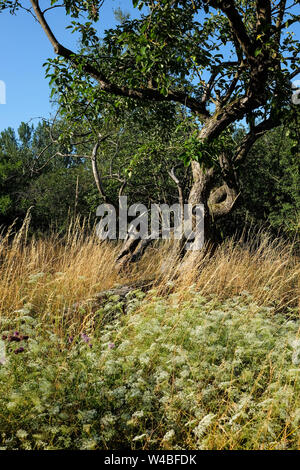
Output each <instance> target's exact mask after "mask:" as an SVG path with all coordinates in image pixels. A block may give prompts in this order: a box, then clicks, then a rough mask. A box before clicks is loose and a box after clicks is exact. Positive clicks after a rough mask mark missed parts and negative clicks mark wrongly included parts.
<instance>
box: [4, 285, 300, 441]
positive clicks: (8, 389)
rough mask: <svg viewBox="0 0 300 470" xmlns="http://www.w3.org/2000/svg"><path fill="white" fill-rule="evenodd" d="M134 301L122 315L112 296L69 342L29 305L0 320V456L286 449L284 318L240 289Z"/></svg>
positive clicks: (290, 432)
mask: <svg viewBox="0 0 300 470" xmlns="http://www.w3.org/2000/svg"><path fill="white" fill-rule="evenodd" d="M138 294H139V293H138V291H137V292H136V293H134V294H132V293H131V294H129V295H130V299H129V300H128V304H130V302H131V303H132V308H131V309H130V311H128V314H127V315H126V316H122V315H121V314H120V313H119V314H118V315H117V316H116V312H117V311H118V308H117V306H118V299H117V298H115V297H113V298H111V299H109V301H108V304H107V307H104V310H103V311H102V310H101V312H100V311H99V312H98V314H97V313H96V316H95V317H94V318H93V319H92V318H91V321H90V322H86V324H85V331H84V332H83V334H82V335H79V336H76V337H74V338H70V337H69V339H68V329H67V325H66V330H65V331H64V334H63V335H62V336H57V335H56V334H54V332H53V326H51V321H48V320H47V318H46V317H45V316H44V318H43V322H40V321H39V320H37V318H36V317H35V314H34V311H33V307H32V306H31V305H27V306H24V308H23V309H21V310H19V311H18V312H15V320H12V319H7V318H3V317H2V319H1V330H2V335H4V336H3V337H4V338H5V339H3V340H2V341H1V344H0V351H1V352H0V355H1V354H2V356H1V364H2V365H0V377H1V380H0V414H1V434H0V442H1V448H2V449H106V448H109V449H124V448H131V449H141V448H143V449H156V450H157V449H176V450H180V449H231V448H235V449H237V448H238V449H296V448H297V440H298V438H299V434H298V432H299V418H300V417H299V396H300V394H299V391H300V390H299V363H300V355H299V354H300V350H299V338H298V324H297V322H296V321H295V320H293V319H290V320H289V319H288V318H286V317H284V316H282V315H278V314H277V315H276V316H274V314H273V311H272V308H267V307H260V306H258V305H257V304H256V303H255V302H254V301H253V300H252V298H251V296H249V294H247V293H246V292H244V294H243V295H242V296H240V297H234V298H232V299H229V300H227V301H223V302H220V301H218V300H217V299H215V298H213V297H211V298H204V297H202V296H200V295H199V294H198V293H197V292H194V291H193V288H191V289H190V294H189V296H188V298H187V299H186V300H180V299H179V297H178V296H177V295H176V294H172V295H170V296H169V297H168V298H160V297H157V296H156V293H155V291H152V293H151V300H149V298H147V299H143V295H138ZM111 309H112V311H113V312H114V314H113V318H114V320H113V321H112V322H110V323H108V324H107V323H102V320H101V319H102V318H103V313H106V314H107V313H108V312H109V311H110V310H111ZM119 312H120V310H119ZM14 330H17V331H16V332H15V333H13V331H14ZM69 334H70V333H69ZM16 336H17V337H19V338H20V337H21V341H18V342H17V341H12V340H11V339H10V338H11V337H16ZM27 336H28V339H26V340H25V339H23V338H26V337H27ZM20 345H22V346H20ZM20 348H23V349H24V350H23V349H22V350H21V351H20ZM16 350H19V352H17V351H16Z"/></svg>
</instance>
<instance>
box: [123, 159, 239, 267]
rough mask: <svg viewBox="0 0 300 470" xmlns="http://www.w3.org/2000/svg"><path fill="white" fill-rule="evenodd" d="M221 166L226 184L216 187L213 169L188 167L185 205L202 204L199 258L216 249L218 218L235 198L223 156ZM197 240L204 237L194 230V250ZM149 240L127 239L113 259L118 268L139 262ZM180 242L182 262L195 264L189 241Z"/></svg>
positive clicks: (197, 243)
mask: <svg viewBox="0 0 300 470" xmlns="http://www.w3.org/2000/svg"><path fill="white" fill-rule="evenodd" d="M220 165H221V168H222V170H223V173H224V178H226V180H227V182H225V181H224V184H223V185H222V186H219V187H217V188H215V187H214V176H215V175H214V169H213V168H208V169H205V168H203V167H202V166H201V165H200V163H198V162H196V161H193V162H192V165H191V166H192V174H193V185H192V187H191V190H190V194H189V198H188V203H189V204H190V205H191V206H192V207H195V206H196V205H198V204H203V205H204V247H203V249H202V250H201V254H200V256H201V257H202V256H206V255H207V254H208V253H213V252H214V251H215V248H216V246H217V239H216V231H215V222H216V220H217V219H219V218H220V217H224V216H227V215H228V214H229V213H230V212H231V211H232V209H233V206H234V203H235V201H236V199H237V196H238V193H237V187H236V185H235V180H234V177H232V176H231V175H230V172H229V171H228V168H229V164H228V160H227V159H226V157H225V155H221V156H220ZM227 167H228V168H227ZM194 225H195V217H194V216H193V227H194ZM197 237H201V239H202V238H203V234H201V233H197V231H196V233H195V239H194V241H193V243H194V244H195V246H196V247H197V246H199V245H200V244H201V243H200V241H199V240H198V239H197ZM152 241H153V240H152V239H151V237H150V236H149V237H148V238H147V239H145V240H141V239H137V238H134V237H131V236H129V237H128V238H127V240H125V242H124V244H123V246H122V248H121V250H120V253H119V254H118V257H117V260H116V262H117V266H118V267H119V268H123V267H125V266H126V265H128V264H129V263H131V262H135V261H137V260H139V259H140V258H141V256H142V255H143V253H144V252H145V249H146V248H147V246H149V245H150V244H151V242H152ZM201 241H202V240H201ZM180 242H181V243H180V244H179V250H180V251H181V255H182V256H184V258H185V261H187V262H188V263H194V262H195V261H196V260H197V259H199V250H198V249H195V250H193V249H190V250H185V244H186V243H188V242H189V241H188V240H186V239H185V238H184V237H183V238H182V240H181V241H180ZM191 248H192V247H191ZM185 264H186V262H185Z"/></svg>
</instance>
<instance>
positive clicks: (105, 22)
mask: <svg viewBox="0 0 300 470" xmlns="http://www.w3.org/2000/svg"><path fill="white" fill-rule="evenodd" d="M26 2H27V3H28V6H29V0H25V2H24V5H25V4H26ZM43 3H44V4H45V5H47V6H48V5H49V1H46V0H41V6H43ZM118 7H121V9H122V10H123V11H126V12H129V13H130V14H131V15H132V17H136V10H134V9H133V7H132V1H131V0H105V2H104V5H103V7H102V8H101V16H100V22H99V25H100V27H99V28H100V31H103V30H104V29H108V28H110V27H112V26H113V25H114V24H115V23H116V22H115V18H114V14H113V10H114V9H117V8H118ZM47 19H48V21H49V23H50V25H51V26H52V27H53V30H54V32H55V34H56V36H57V38H58V39H59V40H61V42H62V43H63V44H64V46H66V47H69V48H71V49H72V48H73V49H74V48H75V47H76V40H77V39H76V36H75V35H71V34H70V33H69V32H66V31H65V29H64V28H65V26H66V25H67V22H66V19H65V17H64V15H63V13H62V11H61V9H57V10H53V11H51V12H49V13H48V14H47ZM293 30H294V32H295V33H296V35H297V36H298V37H299V35H300V25H298V26H296V25H294V26H293ZM49 57H54V53H53V50H52V47H51V45H50V43H49V41H48V39H47V38H46V36H45V34H44V33H43V31H42V29H41V26H40V25H39V24H38V23H37V22H35V21H34V19H33V18H32V16H31V15H30V14H28V13H26V12H25V11H20V12H18V13H17V15H16V16H11V15H10V14H9V13H8V12H6V11H4V12H2V13H1V14H0V80H2V81H4V82H5V84H6V104H5V105H2V104H0V132H1V131H2V130H3V129H5V128H7V127H9V126H11V127H13V128H15V129H16V128H17V127H18V126H19V124H20V123H21V121H25V122H28V121H29V120H30V119H33V121H32V122H35V123H37V122H38V119H34V118H39V117H46V118H47V117H49V114H51V113H53V110H52V109H51V105H50V102H49V93H50V91H49V85H48V79H46V78H45V69H44V68H43V66H42V65H43V63H44V62H45V61H46V59H47V58H49ZM297 78H299V77H297Z"/></svg>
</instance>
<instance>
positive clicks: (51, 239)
mask: <svg viewBox="0 0 300 470" xmlns="http://www.w3.org/2000/svg"><path fill="white" fill-rule="evenodd" d="M29 224H30V220H29V217H27V218H26V220H25V221H24V223H23V226H22V228H21V229H20V230H18V231H15V232H14V230H15V228H14V226H12V227H10V229H9V230H8V232H6V234H5V235H4V234H2V236H1V237H0V263H1V265H0V315H1V314H5V316H7V315H10V314H11V315H15V313H14V312H15V311H16V310H18V309H20V308H22V307H23V306H24V304H26V303H30V304H32V306H33V309H34V311H35V312H36V314H37V315H40V316H41V318H43V316H44V315H46V316H47V317H49V315H51V316H53V319H55V321H56V322H57V325H60V327H61V326H63V322H64V318H63V312H65V311H66V309H68V308H69V307H70V306H71V305H73V304H74V303H75V302H78V301H81V300H84V299H86V298H89V297H91V296H92V295H93V294H95V293H96V292H99V291H102V290H106V289H109V288H111V287H113V286H114V285H116V284H126V283H128V282H130V283H131V282H135V281H141V280H146V279H154V280H156V284H157V285H158V288H159V289H160V290H161V292H162V293H163V292H164V291H165V290H166V289H167V290H168V289H172V290H174V289H175V290H177V291H178V292H181V293H182V294H183V295H184V293H185V292H186V291H187V287H189V286H191V285H194V286H195V287H196V288H197V290H199V291H200V292H201V294H202V295H210V294H215V295H217V296H218V297H220V298H227V297H231V296H233V295H239V294H240V293H241V292H243V291H247V292H249V293H250V294H251V295H252V296H253V297H254V299H255V300H257V302H258V303H260V304H271V305H274V306H275V307H276V309H280V310H281V311H286V312H287V313H288V312H289V311H290V310H292V311H293V312H295V311H296V310H297V308H299V290H300V263H299V258H297V256H295V255H294V254H293V250H292V246H291V245H290V244H288V243H287V242H284V241H282V240H280V239H277V240H272V239H271V238H270V237H269V236H268V235H267V233H265V232H260V233H257V234H256V236H255V237H253V238H252V241H250V242H247V243H243V241H242V240H237V241H236V240H235V241H234V240H229V241H226V242H224V243H223V244H222V245H221V246H219V247H218V249H217V250H216V252H215V253H214V255H213V256H212V257H208V256H206V257H204V258H203V257H202V258H201V256H199V260H198V261H197V262H196V263H193V264H189V263H188V261H187V260H188V258H187V257H185V259H184V260H183V261H182V260H180V259H179V257H178V256H177V255H176V246H175V245H174V243H172V242H167V241H164V242H157V243H156V244H155V245H154V246H153V247H150V248H149V249H148V251H147V252H146V253H145V255H144V256H143V258H142V259H141V260H140V261H139V262H138V263H136V264H134V265H132V266H130V267H129V268H128V269H127V270H125V271H122V272H120V271H118V270H117V269H116V267H115V265H114V259H115V257H116V254H117V252H118V250H119V245H118V244H117V243H112V242H101V243H100V241H99V240H98V239H97V237H96V236H95V234H94V233H93V232H92V231H87V230H86V229H87V227H86V225H85V224H86V222H85V221H80V220H79V219H76V220H74V221H73V222H72V223H71V224H70V227H69V229H68V232H67V233H66V234H65V235H64V236H63V237H62V236H59V235H58V234H56V233H52V234H50V235H49V236H48V237H47V238H38V239H37V238H36V237H34V236H30V237H29V236H28V229H29ZM170 286H171V287H170ZM276 309H275V311H276ZM73 320H74V322H76V321H81V319H80V317H78V319H77V318H74V319H73ZM78 326H79V325H78Z"/></svg>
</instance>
